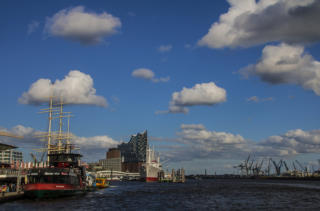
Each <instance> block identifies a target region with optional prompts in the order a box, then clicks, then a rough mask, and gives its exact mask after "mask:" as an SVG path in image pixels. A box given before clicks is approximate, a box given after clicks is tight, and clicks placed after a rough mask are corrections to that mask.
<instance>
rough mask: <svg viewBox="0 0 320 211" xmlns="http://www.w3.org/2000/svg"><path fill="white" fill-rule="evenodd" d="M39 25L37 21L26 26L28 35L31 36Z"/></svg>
mask: <svg viewBox="0 0 320 211" xmlns="http://www.w3.org/2000/svg"><path fill="white" fill-rule="evenodd" d="M39 25H40V23H39V22H38V21H32V22H31V23H30V24H28V34H29V35H30V34H32V33H33V32H34V31H35V30H37V28H38V27H39Z"/></svg>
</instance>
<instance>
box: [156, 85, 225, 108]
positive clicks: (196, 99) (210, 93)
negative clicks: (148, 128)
mask: <svg viewBox="0 0 320 211" xmlns="http://www.w3.org/2000/svg"><path fill="white" fill-rule="evenodd" d="M226 100H227V92H226V90H225V89H223V88H221V87H218V86H217V85H216V84H215V83H213V82H209V83H201V84H196V85H195V86H193V87H192V88H186V87H183V89H182V90H181V91H180V92H174V93H173V94H172V98H171V101H170V103H169V110H168V111H164V112H161V111H160V112H158V113H188V111H189V110H188V108H187V107H190V106H197V105H207V106H212V105H215V104H218V103H222V102H225V101H226Z"/></svg>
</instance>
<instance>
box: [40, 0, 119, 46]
mask: <svg viewBox="0 0 320 211" xmlns="http://www.w3.org/2000/svg"><path fill="white" fill-rule="evenodd" d="M120 27H121V21H120V19H119V18H117V17H114V16H112V15H111V14H108V13H106V12H103V13H101V14H97V13H94V12H86V11H85V10H84V7H83V6H78V7H74V8H70V9H63V10H60V11H59V12H58V13H56V14H55V15H54V16H52V17H50V18H47V20H46V24H45V32H46V33H47V34H49V35H51V36H57V37H62V38H65V39H68V40H72V41H76V42H80V43H81V44H86V45H90V44H97V43H100V42H102V41H103V38H104V37H108V36H110V35H113V34H115V33H116V32H117V30H118V28H120Z"/></svg>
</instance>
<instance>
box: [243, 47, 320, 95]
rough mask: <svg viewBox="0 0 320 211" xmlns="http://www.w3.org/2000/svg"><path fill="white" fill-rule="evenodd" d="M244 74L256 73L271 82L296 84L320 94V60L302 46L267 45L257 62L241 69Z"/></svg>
mask: <svg viewBox="0 0 320 211" xmlns="http://www.w3.org/2000/svg"><path fill="white" fill-rule="evenodd" d="M240 72H241V73H242V74H243V75H244V76H249V75H256V76H259V77H260V78H261V80H263V81H265V82H268V83H271V84H281V83H288V84H296V85H300V86H302V87H303V88H305V89H307V90H312V91H314V92H315V93H316V94H317V95H320V62H319V61H316V60H315V59H314V58H313V57H312V56H311V55H310V54H308V53H305V52H304V48H303V47H302V46H295V45H288V44H284V43H282V44H280V45H277V46H266V47H265V48H264V49H263V51H262V57H261V59H260V61H259V62H258V63H257V64H253V65H249V66H247V67H246V68H244V69H242V70H240Z"/></svg>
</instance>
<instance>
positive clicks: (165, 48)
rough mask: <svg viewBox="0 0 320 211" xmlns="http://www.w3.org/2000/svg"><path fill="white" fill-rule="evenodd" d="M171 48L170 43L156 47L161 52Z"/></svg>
mask: <svg viewBox="0 0 320 211" xmlns="http://www.w3.org/2000/svg"><path fill="white" fill-rule="evenodd" d="M171 50H172V45H160V47H159V48H158V51H159V52H161V53H164V52H169V51H171Z"/></svg>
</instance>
